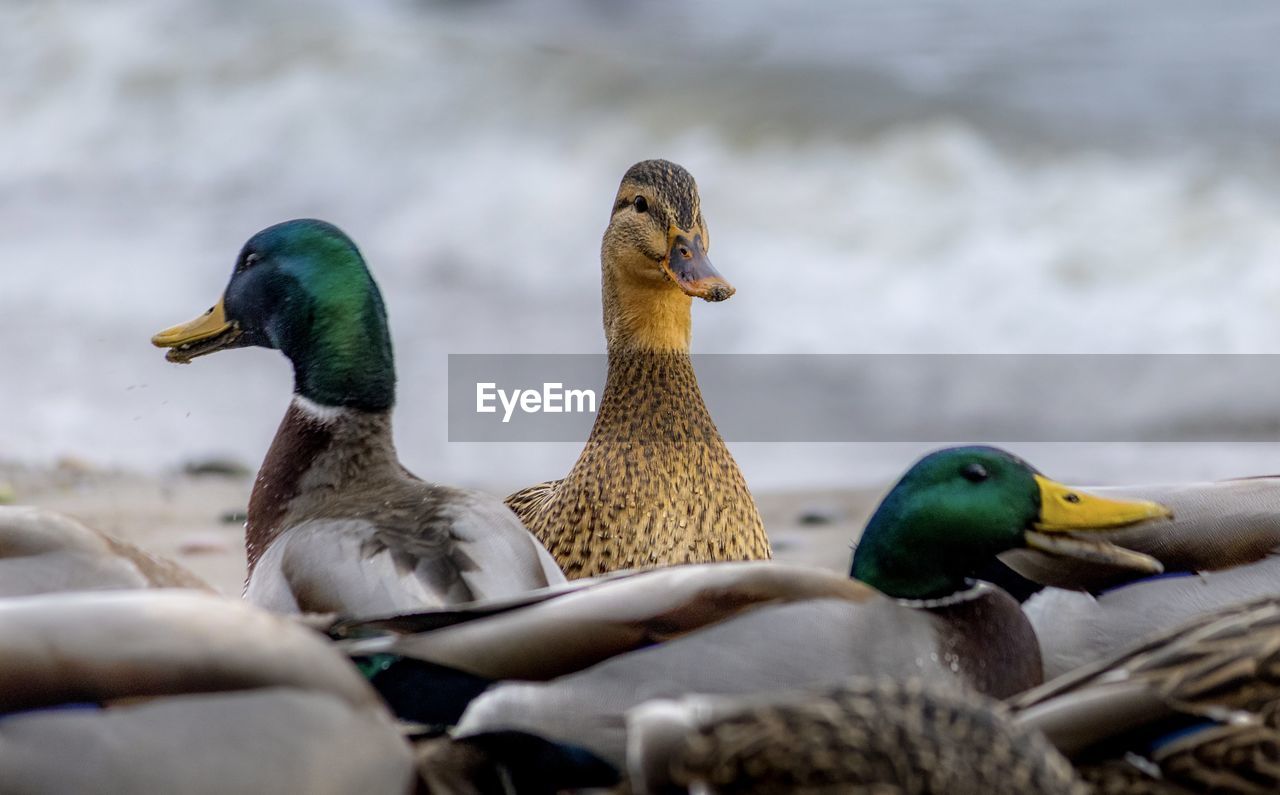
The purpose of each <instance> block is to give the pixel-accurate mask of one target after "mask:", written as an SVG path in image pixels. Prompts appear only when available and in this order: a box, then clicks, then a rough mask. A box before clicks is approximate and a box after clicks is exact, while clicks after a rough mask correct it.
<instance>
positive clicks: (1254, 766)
mask: <svg viewBox="0 0 1280 795" xmlns="http://www.w3.org/2000/svg"><path fill="white" fill-rule="evenodd" d="M1014 706H1015V707H1016V708H1018V709H1019V710H1020V713H1019V715H1018V720H1019V722H1020V723H1022V724H1024V725H1025V726H1027V727H1028V728H1034V729H1039V730H1041V731H1043V732H1044V733H1045V734H1046V735H1047V736H1048V738H1049V740H1050V741H1051V742H1053V743H1054V745H1056V746H1057V747H1058V748H1059V749H1061V750H1062V751H1063V752H1064V753H1066V754H1067V755H1068V756H1069V757H1072V758H1078V759H1081V760H1084V761H1085V762H1086V763H1087V764H1088V766H1089V768H1090V769H1089V772H1088V777H1089V778H1090V779H1091V780H1093V781H1095V782H1097V783H1098V784H1099V790H1100V791H1102V792H1108V793H1147V792H1182V791H1189V792H1220V793H1249V794H1255V793H1256V794H1259V795H1260V793H1274V792H1277V791H1280V719H1278V718H1280V599H1275V598H1270V599H1263V600H1259V601H1256V602H1252V603H1249V604H1244V605H1237V606H1234V607H1231V608H1228V609H1226V610H1222V611H1219V612H1216V613H1213V614H1210V615H1206V616H1203V617H1201V618H1199V619H1197V620H1196V621H1193V622H1191V623H1189V624H1187V625H1184V626H1182V627H1178V628H1176V629H1174V630H1172V631H1168V632H1163V633H1160V634H1158V635H1155V636H1153V637H1151V638H1148V639H1146V640H1145V641H1142V642H1141V643H1139V644H1137V645H1136V646H1135V647H1134V648H1132V649H1130V650H1129V651H1127V652H1125V653H1124V654H1121V655H1119V656H1117V657H1115V658H1113V659H1109V660H1105V661H1103V662H1100V663H1096V664H1094V665H1088V666H1084V667H1083V668H1080V669H1078V670H1077V671H1073V672H1072V673H1069V674H1066V675H1064V676H1060V677H1058V678H1057V679H1055V680H1053V681H1051V682H1049V683H1047V684H1045V685H1044V686H1043V687H1040V688H1037V689H1035V690H1032V691H1029V692H1028V693H1026V694H1024V695H1023V696H1020V697H1019V698H1018V699H1017V700H1016V701H1014ZM1135 761H1136V762H1137V764H1134V762H1135ZM1179 787H1183V788H1185V790H1182V789H1179Z"/></svg>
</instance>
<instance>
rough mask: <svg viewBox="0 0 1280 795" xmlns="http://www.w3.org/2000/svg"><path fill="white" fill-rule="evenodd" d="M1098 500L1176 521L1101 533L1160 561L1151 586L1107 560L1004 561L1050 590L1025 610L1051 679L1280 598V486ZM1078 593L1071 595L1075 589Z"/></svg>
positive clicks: (1203, 487) (1017, 557)
mask: <svg viewBox="0 0 1280 795" xmlns="http://www.w3.org/2000/svg"><path fill="white" fill-rule="evenodd" d="M1091 491H1092V492H1093V493H1095V494H1102V495H1105V496H1113V497H1120V498H1143V499H1150V500H1155V501H1158V502H1160V503H1161V504H1162V505H1166V506H1168V507H1169V508H1170V509H1171V510H1172V511H1173V513H1174V518H1173V520H1172V521H1170V522H1161V523H1157V524H1139V525H1134V526H1132V527H1127V528H1122V529H1116V530H1113V531H1109V532H1107V533H1104V534H1103V537H1105V538H1106V539H1107V540H1108V541H1110V542H1112V543H1114V544H1117V545H1119V546H1122V547H1124V548H1126V549H1131V550H1135V551H1137V552H1142V553H1145V554H1147V555H1150V556H1151V557H1153V558H1155V559H1156V560H1159V561H1160V563H1161V565H1162V567H1163V570H1164V571H1163V573H1162V574H1160V575H1158V576H1156V577H1147V576H1145V575H1142V574H1140V573H1135V572H1133V571H1125V570H1120V569H1117V568H1115V567H1114V566H1111V565H1109V564H1108V563H1106V562H1105V561H1085V560H1066V559H1060V558H1050V557H1047V556H1044V555H1040V554H1038V553H1036V552H1035V551H1033V550H1015V551H1012V552H1008V553H1005V554H1004V555H1002V556H1001V559H1002V560H1004V561H1005V562H1006V563H1008V564H1009V565H1011V566H1012V567H1013V568H1014V569H1015V570H1016V571H1017V572H1018V573H1019V574H1022V575H1024V576H1026V577H1028V578H1030V579H1031V580H1034V581H1036V582H1039V583H1043V584H1046V585H1050V586H1058V587H1050V588H1045V589H1044V590H1042V591H1040V592H1039V593H1037V594H1035V595H1034V596H1032V597H1031V598H1030V599H1029V600H1028V601H1027V602H1026V604H1025V610H1026V612H1027V615H1028V617H1029V618H1030V619H1031V623H1032V625H1033V626H1034V627H1035V629H1036V634H1037V635H1038V636H1039V637H1040V642H1041V649H1042V651H1043V653H1044V662H1045V675H1046V676H1048V677H1054V676H1057V675H1058V674H1061V673H1065V672H1066V671H1069V670H1072V669H1074V668H1076V667H1078V666H1080V665H1083V664H1085V663H1088V662H1093V661H1096V660H1099V659H1102V658H1105V657H1108V656H1110V655H1112V654H1114V653H1116V652H1118V651H1120V650H1121V649H1123V648H1125V647H1126V646H1128V645H1129V644H1130V643H1131V642H1132V641H1133V639H1134V638H1136V637H1141V636H1143V635H1146V634H1150V633H1152V632H1156V631H1159V630H1163V629H1168V628H1171V627H1174V626H1177V625H1178V624H1180V623H1183V622H1185V621H1188V620H1190V619H1192V618H1194V617H1195V616H1197V615H1199V614H1202V613H1206V612H1210V611H1212V610H1215V609H1217V608H1221V607H1225V606H1227V605H1230V604H1235V603H1239V602H1243V601H1248V600H1250V599H1255V598H1259V597H1262V596H1267V595H1271V594H1275V593H1278V592H1280V590H1278V588H1277V585H1276V583H1277V582H1280V579H1277V578H1280V559H1277V558H1275V557H1271V556H1270V555H1271V554H1272V552H1273V551H1274V550H1275V549H1276V548H1277V547H1280V478H1277V477H1265V478H1247V479H1241V480H1228V481H1221V482H1216V483H1191V484H1179V485H1155V486H1124V487H1109V488H1097V489H1091ZM1068 589H1072V590H1068Z"/></svg>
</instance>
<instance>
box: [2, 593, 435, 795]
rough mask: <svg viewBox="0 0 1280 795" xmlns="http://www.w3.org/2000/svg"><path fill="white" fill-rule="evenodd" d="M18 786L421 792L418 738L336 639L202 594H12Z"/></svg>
mask: <svg viewBox="0 0 1280 795" xmlns="http://www.w3.org/2000/svg"><path fill="white" fill-rule="evenodd" d="M0 636H2V637H4V638H5V642H4V643H0V668H3V670H4V672H5V676H3V677H0V770H3V771H4V787H3V788H4V790H5V791H6V792H183V793H197V794H199V793H209V794H210V795H213V793H225V792H295V791H305V792H314V793H332V795H342V794H344V793H349V792H365V791H367V792H385V793H406V794H407V793H411V792H413V791H414V787H415V786H416V781H417V776H416V772H415V767H414V760H413V753H412V749H411V748H410V746H409V745H408V743H407V742H406V740H405V739H404V737H403V736H402V734H401V732H400V730H399V729H398V728H397V726H396V725H395V723H394V721H393V720H392V719H391V717H390V715H389V714H388V713H387V712H386V710H385V708H384V707H383V705H382V703H381V701H380V700H379V699H378V696H377V694H376V693H375V692H374V691H373V690H372V689H371V688H370V687H369V685H368V684H367V682H366V681H365V680H364V678H363V677H361V676H360V674H359V673H358V672H357V671H356V669H355V668H353V667H352V666H351V665H350V663H349V662H348V660H347V659H346V658H345V657H344V656H343V655H342V654H340V653H339V652H338V651H337V650H336V649H334V648H333V647H332V646H331V645H330V644H329V643H328V642H327V641H326V640H325V639H324V638H323V637H322V636H321V635H319V634H317V633H315V632H314V631H312V630H310V629H308V628H306V627H304V626H302V625H300V624H298V623H296V622H294V621H291V620H288V619H287V618H285V617H283V616H277V615H273V614H270V613H267V612H264V611H262V610H259V609H257V608H254V607H252V606H251V605H249V604H247V603H244V602H242V601H240V600H238V599H228V598H225V597H219V596H215V595H211V594H205V593H200V592H197V591H191V590H165V589H150V590H127V591H109V592H74V593H55V594H41V595H37V596H23V597H13V598H9V599H2V600H0Z"/></svg>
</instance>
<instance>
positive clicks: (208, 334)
mask: <svg viewBox="0 0 1280 795" xmlns="http://www.w3.org/2000/svg"><path fill="white" fill-rule="evenodd" d="M239 336H240V329H239V326H237V324H236V323H235V321H233V320H228V319H227V310H226V307H225V306H224V305H223V302H222V300H221V299H219V300H218V303H216V304H214V305H213V307H212V308H211V309H210V310H209V311H208V312H205V313H204V314H203V315H201V316H200V317H198V318H196V319H195V320H192V321H190V322H188V323H182V324H180V325H177V326H173V327H172V328H167V329H165V330H164V331H161V332H159V333H158V334H156V335H155V336H154V337H152V338H151V344H152V345H155V346H156V347H157V348H168V349H169V353H168V354H166V356H165V358H166V359H168V360H169V361H171V362H178V363H182V364H185V363H186V362H189V361H191V360H192V359H194V358H196V357H197V356H203V355H205V354H206V353H213V352H214V351H216V350H221V349H222V348H226V347H228V346H230V345H231V344H232V343H234V342H235V340H236V338H237V337H239Z"/></svg>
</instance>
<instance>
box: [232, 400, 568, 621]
mask: <svg viewBox="0 0 1280 795" xmlns="http://www.w3.org/2000/svg"><path fill="white" fill-rule="evenodd" d="M298 461H303V462H305V463H304V464H302V465H298V464H297V463H296V462H298ZM246 547H247V550H248V557H249V577H248V581H247V584H246V586H245V597H246V598H247V599H248V600H249V601H250V602H253V603H254V604H257V605H259V606H261V607H265V608H268V609H270V610H274V611H278V612H338V613H345V614H355V615H369V614H379V613H392V612H402V611H408V610H413V609H422V608H424V607H439V606H444V605H448V604H457V603H463V602H471V601H475V600H484V599H497V598H502V597H505V596H512V595H515V594H519V593H523V592H525V591H528V590H531V589H534V588H540V587H543V586H546V585H550V584H553V583H557V582H560V581H562V580H563V577H562V576H561V575H560V572H559V569H558V568H557V567H556V565H555V562H554V561H553V560H552V559H551V557H550V556H549V555H548V554H547V553H546V551H545V550H544V549H542V548H541V546H540V545H539V544H538V543H537V541H536V540H535V539H534V538H533V537H532V536H530V535H529V533H528V532H527V531H526V530H525V529H524V527H523V526H522V525H521V524H520V522H519V520H518V519H516V517H515V516H513V515H512V513H511V511H510V510H508V509H507V508H506V507H505V506H503V505H502V503H501V502H499V501H498V500H497V499H495V498H493V497H490V496H488V495H485V494H482V493H480V492H475V491H470V490H467V489H459V488H453V487H449V486H440V485H435V484H431V483H426V482H424V481H422V480H419V479H418V478H416V477H414V476H413V475H412V474H410V473H409V472H408V471H407V470H405V469H404V467H403V466H401V464H400V462H399V459H398V457H397V456H396V454H395V448H394V446H393V445H392V442H391V429H390V416H389V415H388V414H386V413H379V412H365V411H360V410H358V409H341V408H338V409H334V408H328V409H324V408H319V407H316V406H313V405H309V403H308V402H307V401H305V400H303V399H296V398H295V400H294V402H293V404H292V405H291V406H290V408H289V411H288V413H287V414H286V415H285V418H284V420H283V422H282V423H281V427H280V430H279V432H278V433H277V435H276V439H275V441H274V442H273V443H272V447H271V450H270V451H269V452H268V454H267V458H266V461H265V462H264V463H263V467H262V471H261V472H260V473H259V476H258V479H257V481H256V482H255V484H254V490H253V493H252V495H251V497H250V501H249V512H248V522H247V524H246Z"/></svg>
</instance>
